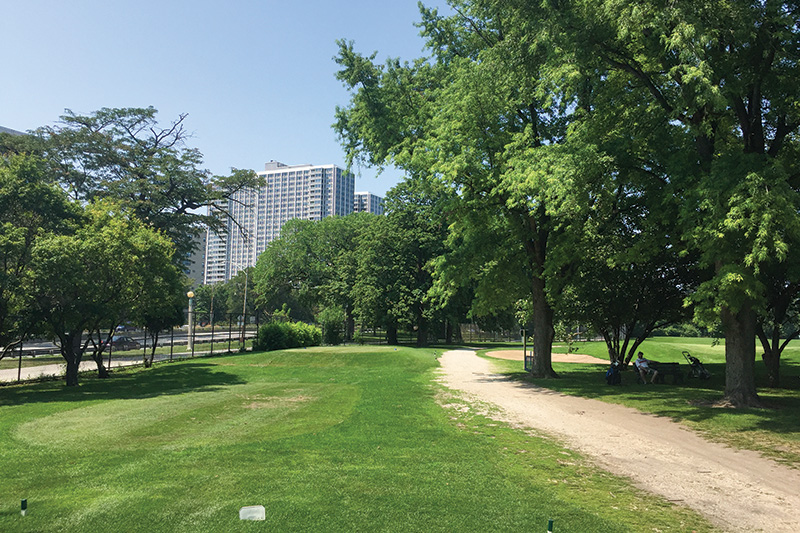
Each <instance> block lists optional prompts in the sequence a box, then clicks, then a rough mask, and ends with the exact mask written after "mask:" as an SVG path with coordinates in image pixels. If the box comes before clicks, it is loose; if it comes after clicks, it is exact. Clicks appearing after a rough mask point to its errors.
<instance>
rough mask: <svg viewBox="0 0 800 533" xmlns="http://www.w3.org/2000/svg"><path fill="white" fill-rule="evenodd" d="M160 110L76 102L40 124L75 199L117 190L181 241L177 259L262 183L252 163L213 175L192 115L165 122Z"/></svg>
mask: <svg viewBox="0 0 800 533" xmlns="http://www.w3.org/2000/svg"><path fill="white" fill-rule="evenodd" d="M156 115H157V111H156V110H155V109H154V108H153V107H147V108H123V109H109V108H103V109H101V110H99V111H96V112H94V113H91V114H89V115H79V114H76V113H73V112H72V111H70V110H67V111H66V114H65V115H64V116H62V117H61V120H62V123H61V124H60V125H58V126H56V127H47V128H41V129H40V130H38V132H37V133H38V135H39V136H40V137H41V139H42V146H43V150H44V152H45V153H46V154H47V156H48V157H49V159H50V160H51V161H52V163H53V166H54V168H55V169H56V170H57V172H56V174H57V178H58V179H59V181H60V182H61V183H62V184H63V186H64V187H65V188H67V189H68V190H69V192H70V193H71V194H72V196H73V197H74V198H75V199H80V200H87V201H92V200H96V199H102V198H110V199H113V200H115V201H117V202H122V203H124V204H125V205H126V206H127V207H128V208H129V209H131V210H132V211H133V212H134V213H135V214H136V215H137V216H138V217H139V218H140V219H141V220H143V221H145V222H146V223H147V224H148V225H149V226H150V227H151V228H153V229H155V230H158V231H161V232H163V233H164V234H165V235H167V236H168V237H169V238H170V239H171V240H172V241H173V242H174V243H175V245H176V261H178V262H179V261H181V260H183V258H185V257H186V256H187V255H188V254H190V253H191V251H192V248H193V246H194V244H193V239H194V237H195V236H196V235H197V234H198V233H199V232H201V231H205V228H206V227H212V228H214V229H216V230H218V231H222V230H223V229H224V227H225V224H224V220H223V218H224V217H220V216H209V215H207V214H204V213H203V212H202V211H201V208H204V207H211V206H213V207H214V211H215V212H216V213H217V214H218V215H219V213H225V212H226V210H227V206H228V200H229V199H230V198H232V197H233V195H234V194H235V193H236V192H237V191H239V190H240V189H242V188H247V187H254V186H257V185H258V184H259V183H260V179H259V178H258V176H256V174H255V173H254V172H252V171H249V170H237V169H232V172H231V174H230V175H228V176H212V175H211V174H210V173H209V172H208V171H207V170H205V169H203V168H202V166H201V165H202V155H201V154H200V152H199V151H198V150H197V149H195V148H189V147H187V146H186V142H187V141H188V139H189V134H188V133H187V131H186V128H185V124H184V123H185V120H186V115H185V114H184V115H180V116H179V117H178V118H177V119H175V120H174V121H173V122H171V123H169V124H168V125H166V126H161V125H159V123H158V120H157V118H156Z"/></svg>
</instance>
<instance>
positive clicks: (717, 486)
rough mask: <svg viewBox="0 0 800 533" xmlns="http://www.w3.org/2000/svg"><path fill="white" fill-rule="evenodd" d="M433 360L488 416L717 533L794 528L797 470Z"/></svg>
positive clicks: (636, 416) (482, 364) (651, 420)
mask: <svg viewBox="0 0 800 533" xmlns="http://www.w3.org/2000/svg"><path fill="white" fill-rule="evenodd" d="M569 357H573V356H569ZM604 362H605V361H604ZM440 363H441V365H442V372H441V381H442V382H443V383H444V384H445V385H446V386H447V387H449V388H450V389H453V390H456V391H461V392H462V393H463V394H464V396H465V397H466V398H467V399H471V400H475V401H476V402H477V403H481V402H488V403H489V404H491V405H494V406H496V407H497V408H498V410H497V411H494V410H493V411H492V413H491V415H490V416H492V417H493V418H495V419H498V420H503V421H505V422H508V423H511V424H513V425H515V426H518V427H524V428H530V429H534V430H538V431H543V432H545V433H547V434H549V435H551V436H554V437H556V438H558V439H559V440H561V441H563V442H564V443H565V444H566V445H567V446H568V447H570V448H573V449H576V450H579V451H580V452H582V453H583V454H585V455H587V456H589V457H591V458H593V460H594V461H595V462H596V463H597V464H598V465H599V466H600V467H602V468H605V469H606V470H608V471H609V472H612V473H615V474H619V475H623V476H626V477H628V478H630V479H631V480H632V481H633V482H634V483H635V484H636V485H637V486H638V487H640V488H642V489H644V490H647V491H649V492H652V493H654V494H658V495H660V496H662V497H664V498H665V499H667V500H669V501H671V502H675V503H677V504H680V505H686V506H688V507H690V508H692V509H694V510H695V511H697V512H699V513H700V514H702V515H704V516H706V517H707V518H708V519H709V520H710V521H711V522H713V523H715V524H716V525H717V526H718V527H720V528H721V529H723V530H724V531H731V532H740V531H741V532H744V531H748V532H752V531H769V532H792V533H794V532H797V531H800V495H799V494H798V489H800V471H798V470H795V469H792V468H789V467H787V466H784V465H781V464H779V463H776V462H774V461H771V460H769V459H765V458H764V457H761V456H760V455H759V454H757V453H755V452H751V451H746V450H734V449H732V448H729V447H726V446H723V445H720V444H715V443H712V442H709V441H706V440H705V439H703V438H702V437H701V436H699V435H698V434H697V433H695V432H692V431H690V430H688V429H686V428H685V427H683V426H681V425H679V424H677V423H675V422H672V421H671V420H669V419H666V418H663V417H656V416H652V415H646V414H642V413H640V412H639V411H636V410H634V409H630V408H628V407H623V406H620V405H613V404H607V403H603V402H600V401H598V400H591V399H585V398H576V397H571V396H565V395H562V394H559V393H557V392H553V391H551V390H548V389H543V388H541V387H536V386H534V385H531V384H528V383H522V382H518V381H511V380H509V379H507V378H505V377H504V376H502V375H499V374H495V373H494V372H493V370H492V364H491V361H489V360H486V359H483V358H480V357H477V356H476V355H475V353H474V352H473V351H469V350H454V351H449V352H445V353H444V354H443V355H442V356H441V358H440ZM653 526H654V528H657V526H658V524H653Z"/></svg>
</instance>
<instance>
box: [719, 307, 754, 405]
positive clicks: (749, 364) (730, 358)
mask: <svg viewBox="0 0 800 533" xmlns="http://www.w3.org/2000/svg"><path fill="white" fill-rule="evenodd" d="M722 327H723V329H724V331H725V400H727V401H728V402H730V404H731V405H733V406H734V407H758V406H760V405H761V402H760V400H759V397H758V394H757V393H756V379H755V361H756V314H755V312H754V311H753V309H752V307H750V305H749V304H747V305H745V306H744V307H743V308H742V309H741V310H740V311H739V312H738V313H734V312H733V311H731V310H730V309H729V308H728V307H723V308H722Z"/></svg>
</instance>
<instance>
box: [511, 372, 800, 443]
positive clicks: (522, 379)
mask: <svg viewBox="0 0 800 533" xmlns="http://www.w3.org/2000/svg"><path fill="white" fill-rule="evenodd" d="M704 366H705V367H706V369H707V370H709V371H710V372H711V373H712V377H711V379H708V380H700V379H697V378H689V377H687V376H686V374H687V373H688V365H687V366H686V368H685V369H684V374H685V377H684V382H683V383H682V384H673V383H672V378H671V377H667V378H666V383H664V384H657V385H652V384H647V385H643V384H639V383H637V382H636V375H635V374H634V373H633V371H632V370H626V371H623V373H622V384H621V385H614V386H611V385H608V384H607V383H606V382H605V371H606V369H607V365H589V364H570V365H566V364H561V365H558V364H556V365H554V367H555V370H556V372H557V373H558V375H559V379H541V378H532V377H531V376H530V374H528V373H527V372H510V373H506V374H504V376H505V377H506V378H510V379H513V380H515V381H518V382H519V384H520V386H536V387H541V388H545V389H548V390H550V391H552V392H553V393H562V394H568V395H570V396H580V397H583V398H591V399H599V400H605V401H610V402H613V403H621V404H624V405H628V406H631V407H633V408H635V409H639V410H641V411H643V412H648V413H652V414H654V415H656V416H663V417H667V418H670V419H673V420H677V421H680V420H686V421H690V422H697V423H701V422H707V421H711V420H718V421H719V422H720V423H722V424H724V425H727V426H730V427H731V428H735V430H736V431H770V432H775V433H785V434H792V433H795V434H796V433H798V432H800V419H798V417H797V413H798V411H800V395H798V393H797V390H796V389H794V388H785V389H767V388H760V389H759V391H758V393H759V396H760V397H761V400H762V403H763V405H764V407H763V408H758V409H755V408H754V409H726V408H720V407H715V406H714V404H715V403H716V402H719V401H720V400H721V399H722V398H723V396H724V390H725V365H724V364H707V365H704ZM796 368H797V367H794V366H792V367H789V368H788V369H786V370H788V371H787V372H786V374H787V375H786V376H785V377H786V378H787V380H792V378H794V377H796V376H794V375H792V374H794V372H795V371H796ZM783 370H784V368H782V371H783ZM756 379H757V383H759V384H762V383H766V377H765V376H764V375H763V372H761V371H757V377H756Z"/></svg>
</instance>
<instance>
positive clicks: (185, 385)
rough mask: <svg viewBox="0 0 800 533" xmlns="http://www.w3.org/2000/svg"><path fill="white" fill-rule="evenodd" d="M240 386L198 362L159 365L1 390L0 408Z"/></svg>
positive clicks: (233, 378) (234, 377) (230, 376)
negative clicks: (68, 382)
mask: <svg viewBox="0 0 800 533" xmlns="http://www.w3.org/2000/svg"><path fill="white" fill-rule="evenodd" d="M244 383H246V381H245V380H243V379H242V378H241V377H240V376H237V375H234V374H230V373H227V372H223V371H220V370H219V366H217V365H213V364H209V363H204V362H200V361H198V362H189V363H182V364H175V365H173V364H169V365H160V366H158V367H153V368H151V369H148V370H147V371H136V370H133V371H127V370H126V371H123V372H119V371H117V372H114V373H112V375H111V377H110V378H108V379H99V378H97V377H96V376H91V377H89V376H87V375H86V374H84V375H82V376H81V382H80V385H78V386H77V387H66V386H65V385H64V382H63V381H50V382H44V383H36V384H30V385H20V386H10V387H4V388H1V389H0V406H11V405H20V404H30V403H48V402H63V401H83V400H118V399H132V398H151V397H155V396H164V395H171V394H183V393H185V392H189V391H211V390H216V389H218V388H220V387H227V386H230V385H240V384H244Z"/></svg>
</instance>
